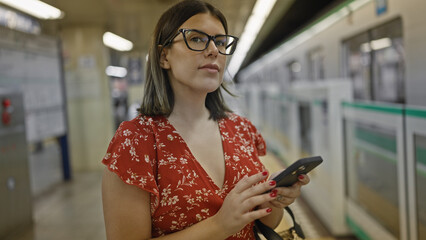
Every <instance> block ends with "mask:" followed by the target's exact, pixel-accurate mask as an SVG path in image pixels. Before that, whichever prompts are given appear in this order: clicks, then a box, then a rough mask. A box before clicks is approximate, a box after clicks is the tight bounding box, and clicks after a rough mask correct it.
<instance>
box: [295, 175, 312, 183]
mask: <svg viewBox="0 0 426 240" xmlns="http://www.w3.org/2000/svg"><path fill="white" fill-rule="evenodd" d="M297 178H298V179H299V182H300V183H301V184H302V185H306V184H308V183H309V182H310V181H311V180H310V179H309V177H308V175H305V174H302V175H299V176H298V177H297Z"/></svg>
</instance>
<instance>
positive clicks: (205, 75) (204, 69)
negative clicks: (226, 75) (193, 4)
mask: <svg viewBox="0 0 426 240" xmlns="http://www.w3.org/2000/svg"><path fill="white" fill-rule="evenodd" d="M182 28H183V29H196V30H199V31H202V32H205V33H207V34H208V35H210V36H215V35H218V34H225V29H224V27H223V25H222V23H221V22H220V20H219V19H218V18H216V17H214V16H212V15H210V14H209V13H201V14H197V15H194V16H192V17H191V18H189V19H188V20H187V21H186V22H184V23H183V24H182V25H181V26H180V27H179V29H182ZM225 63H226V56H225V55H222V54H220V53H219V52H218V50H217V48H216V46H215V45H214V43H213V41H210V43H209V45H208V47H207V49H205V50H204V51H193V50H190V49H189V48H188V47H187V46H186V44H185V41H184V39H183V35H182V33H180V34H179V35H178V36H177V37H176V38H175V39H174V40H173V43H172V45H171V46H170V47H168V48H165V49H164V55H163V56H162V58H161V66H162V68H164V69H167V70H168V75H169V79H170V82H171V85H172V88H173V91H174V93H175V95H183V96H186V95H187V94H193V93H197V94H207V93H209V92H213V91H215V90H216V89H217V88H218V87H219V86H220V84H221V83H222V79H223V72H224V68H225Z"/></svg>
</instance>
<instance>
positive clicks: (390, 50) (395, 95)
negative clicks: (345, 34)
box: [343, 18, 405, 103]
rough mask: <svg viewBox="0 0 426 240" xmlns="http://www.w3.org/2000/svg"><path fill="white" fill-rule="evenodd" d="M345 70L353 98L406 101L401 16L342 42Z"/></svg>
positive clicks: (394, 101)
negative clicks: (350, 82) (351, 86)
mask: <svg viewBox="0 0 426 240" xmlns="http://www.w3.org/2000/svg"><path fill="white" fill-rule="evenodd" d="M343 52H344V65H345V66H344V74H345V76H346V77H349V78H351V79H352V81H353V84H354V98H355V99H362V100H374V101H382V102H393V103H405V89H404V81H405V80H404V78H405V57H404V55H405V51H404V46H403V36H402V21H401V19H400V18H397V19H395V20H392V21H390V22H388V23H386V24H383V25H381V26H378V27H375V28H373V29H370V30H368V31H366V32H364V33H361V34H359V35H357V36H354V37H352V38H350V39H347V40H345V41H344V42H343Z"/></svg>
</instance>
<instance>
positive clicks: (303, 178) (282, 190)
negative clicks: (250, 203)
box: [270, 175, 310, 208]
mask: <svg viewBox="0 0 426 240" xmlns="http://www.w3.org/2000/svg"><path fill="white" fill-rule="evenodd" d="M298 179H299V181H298V182H297V183H295V184H293V185H292V186H290V187H278V188H276V189H274V190H276V191H277V198H275V199H274V200H273V201H271V202H270V203H271V205H273V206H274V207H279V208H282V207H286V206H288V205H290V204H292V203H293V202H294V201H295V200H296V198H297V197H299V196H300V193H301V192H300V189H301V187H302V186H303V185H306V184H308V183H309V181H310V179H309V177H308V176H307V175H300V176H298Z"/></svg>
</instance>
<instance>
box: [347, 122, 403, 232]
mask: <svg viewBox="0 0 426 240" xmlns="http://www.w3.org/2000/svg"><path fill="white" fill-rule="evenodd" d="M345 137H346V139H345V152H346V158H345V159H346V161H347V162H346V184H347V186H346V187H347V189H346V190H347V196H348V197H349V198H350V199H351V200H352V201H354V202H356V203H357V205H359V206H360V207H361V208H363V209H364V210H365V212H368V213H369V214H370V215H371V216H372V217H373V218H374V219H375V220H376V221H377V222H379V223H380V224H381V225H382V226H384V227H385V228H386V229H387V230H388V231H389V232H390V233H391V234H392V235H393V236H395V239H397V238H398V236H400V226H399V214H398V213H399V207H398V206H399V201H398V194H399V191H400V189H398V187H397V186H398V182H397V179H398V177H397V175H398V171H397V160H396V159H397V147H396V131H395V130H394V129H391V128H387V127H386V128H385V127H383V126H377V125H370V124H366V123H361V122H356V121H351V120H346V121H345Z"/></svg>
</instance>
